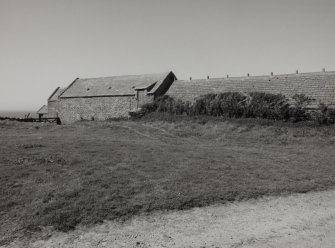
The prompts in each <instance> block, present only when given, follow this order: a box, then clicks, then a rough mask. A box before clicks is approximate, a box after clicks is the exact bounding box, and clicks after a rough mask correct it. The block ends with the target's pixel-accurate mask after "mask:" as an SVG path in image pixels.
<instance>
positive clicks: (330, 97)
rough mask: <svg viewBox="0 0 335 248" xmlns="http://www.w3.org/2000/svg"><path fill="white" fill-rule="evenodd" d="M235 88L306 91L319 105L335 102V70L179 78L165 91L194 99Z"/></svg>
mask: <svg viewBox="0 0 335 248" xmlns="http://www.w3.org/2000/svg"><path fill="white" fill-rule="evenodd" d="M233 91H235V92H236V91H237V92H245V93H248V92H253V91H258V92H267V93H274V94H283V95H285V96H287V97H292V96H293V95H294V94H305V95H307V96H310V97H311V98H313V99H315V101H314V102H313V104H312V105H311V106H310V107H316V106H317V105H318V104H319V102H323V103H326V104H328V105H333V106H335V72H320V73H303V74H300V73H299V74H285V75H274V76H254V77H236V78H213V79H200V80H177V81H175V82H174V83H173V84H172V86H171V87H170V89H169V90H168V92H167V93H166V94H167V95H170V96H171V97H173V98H175V99H182V100H183V101H191V102H192V101H194V100H195V99H196V98H197V97H199V96H201V95H205V94H208V93H219V92H233Z"/></svg>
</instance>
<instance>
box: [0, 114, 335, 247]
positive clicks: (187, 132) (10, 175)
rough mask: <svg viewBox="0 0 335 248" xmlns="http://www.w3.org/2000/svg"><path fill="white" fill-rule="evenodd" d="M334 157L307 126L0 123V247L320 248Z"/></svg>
mask: <svg viewBox="0 0 335 248" xmlns="http://www.w3.org/2000/svg"><path fill="white" fill-rule="evenodd" d="M178 118H179V117H178ZM334 149H335V129H334V126H323V127H315V126H311V125H309V124H308V125H307V124H304V123H301V124H293V123H280V122H271V121H270V122H269V121H262V120H226V121H223V120H219V121H218V120H214V119H213V120H201V119H181V120H178V121H175V122H170V121H167V120H165V119H160V120H157V119H153V120H150V119H149V120H145V119H144V120H141V121H112V122H81V123H76V124H73V125H64V126H56V125H50V124H38V123H16V122H10V121H4V122H0V246H1V245H2V246H11V247H27V246H28V244H34V245H38V244H41V245H42V247H43V242H46V243H45V244H46V247H48V245H49V246H51V247H52V245H51V244H52V242H55V243H54V244H56V245H57V242H58V241H57V242H56V241H55V240H56V239H57V237H58V238H59V242H60V244H59V247H62V246H65V244H69V245H70V247H71V244H73V246H74V247H84V244H78V245H77V246H76V242H86V241H89V242H91V241H92V242H93V240H95V241H96V242H97V243H89V245H88V247H90V246H92V245H93V247H94V245H95V246H97V247H99V246H98V245H100V246H103V245H104V239H103V237H104V236H103V235H106V239H107V241H108V239H111V240H114V239H115V238H117V239H116V241H117V242H121V241H124V242H126V243H125V245H124V247H129V246H130V247H131V246H138V247H146V246H148V245H147V244H151V246H152V247H157V245H156V242H157V243H158V244H161V245H162V247H163V245H164V244H165V245H166V247H170V246H177V247H178V246H179V247H194V246H195V247H201V245H202V246H204V247H206V246H207V247H208V246H209V245H212V244H213V245H214V246H212V247H215V245H217V246H218V247H220V246H228V247H229V246H232V247H234V246H235V247H238V246H239V245H240V246H241V245H247V246H248V245H249V246H251V245H254V246H256V247H259V246H261V243H259V242H261V241H262V240H265V241H266V242H265V244H264V246H269V245H270V244H271V242H279V243H280V242H284V243H283V246H285V245H287V244H286V243H285V242H288V241H289V240H290V239H296V240H298V241H299V242H298V243H293V244H294V245H292V246H293V247H296V246H297V244H301V245H303V244H305V243H306V244H305V245H304V247H306V245H307V244H312V245H313V244H315V246H317V245H319V244H320V242H327V240H328V241H329V240H330V239H331V237H332V235H333V233H331V232H328V231H329V230H334V229H335V228H333V226H332V225H333V220H332V219H331V218H332V216H333V212H332V211H333V209H332V208H331V206H334V195H333V193H332V192H331V191H327V190H334V187H335V166H334V164H335V157H334ZM318 191H319V192H324V193H316V192H318ZM306 192H314V193H308V194H304V195H297V193H306ZM290 194H293V196H289V197H288V198H285V197H284V196H287V195H290ZM278 196H279V197H280V198H279V200H274V198H268V197H278ZM263 197H265V198H263ZM260 198H261V199H263V200H261V201H260V203H256V201H255V200H253V199H260ZM264 199H267V200H264ZM269 199H270V200H269ZM232 202H233V203H234V204H232ZM238 202H241V203H238ZM219 204H221V205H219ZM276 204H278V207H277V206H276ZM319 204H321V205H319ZM213 205H214V206H216V207H213ZM220 206H221V207H220ZM271 206H272V207H271ZM199 207H205V208H203V209H198V208H199ZM192 209H193V210H192ZM272 209H273V210H272ZM173 211H176V212H173ZM178 211H179V212H178ZM208 212H210V213H213V216H212V215H208ZM162 213H163V214H162ZM166 213H167V214H166ZM220 213H221V214H220ZM227 213H229V214H227ZM151 214H152V216H151ZM141 216H142V217H141ZM143 216H144V217H143ZM215 216H217V217H215ZM232 217H233V219H231V218H232ZM130 220H133V221H132V222H129V221H130ZM106 221H109V222H106ZM124 221H125V222H124ZM262 221H264V222H262ZM102 223H109V224H103V225H102V226H99V225H101V224H102ZM116 223H125V224H116ZM106 225H107V226H106ZM322 225H323V226H322ZM78 228H79V229H78ZM94 230H97V231H96V233H95V231H94ZM129 230H130V231H129ZM131 230H133V232H134V233H135V234H134V235H132V234H131V233H132V231H131ZM136 230H138V231H136ZM150 230H152V231H150ZM220 230H221V233H220ZM234 230H235V231H234ZM257 230H258V231H257ZM269 230H273V231H274V233H275V234H272V232H271V231H269ZM287 230H290V232H291V233H292V235H288V231H287ZM310 230H311V231H310ZM60 232H68V234H61V233H60ZM170 232H171V233H170ZM136 233H138V234H136ZM53 234H54V235H56V236H52V235H53ZM318 234H320V235H321V236H320V237H321V238H322V240H320V239H319V238H315V237H317V235H318ZM50 235H51V236H50ZM90 235H92V239H91V240H90ZM115 235H116V236H115ZM164 235H165V236H164ZM212 235H214V236H212ZM229 235H230V236H229ZM309 235H312V236H311V237H312V239H311V240H309V239H308V238H307V237H308V236H309ZM322 235H325V236H322ZM50 237H51V238H50ZM169 237H171V238H169ZM269 237H270V238H269ZM48 238H50V240H49V241H45V240H47V239H48ZM231 238H232V239H231ZM283 238H284V239H283ZM287 238H288V241H287ZM41 239H43V240H44V241H42V243H38V242H37V243H34V242H35V241H38V240H41ZM192 240H194V242H195V243H193V244H192ZM206 240H208V241H209V240H210V241H211V243H206V244H205V243H204V242H205V241H206ZM116 241H113V242H116ZM13 242H14V243H13ZM48 242H49V243H48ZM62 242H63V243H62ZM127 242H128V243H127ZM142 242H144V243H142ZM164 242H165V243H164ZM220 242H221V243H220ZM222 242H228V243H222ZM313 242H314V243H313ZM329 242H331V241H329ZM279 243H278V244H276V243H275V244H276V245H275V247H277V246H279ZM11 244H12V245H11ZM321 244H322V243H321ZM327 244H328V243H327ZM329 244H330V243H329ZM120 245H121V244H113V243H112V244H111V245H110V246H109V247H113V246H114V247H118V246H120ZM322 246H323V247H324V246H325V245H323V244H322ZM37 247H38V246H37ZM107 247H108V246H107ZM209 247H211V246H209Z"/></svg>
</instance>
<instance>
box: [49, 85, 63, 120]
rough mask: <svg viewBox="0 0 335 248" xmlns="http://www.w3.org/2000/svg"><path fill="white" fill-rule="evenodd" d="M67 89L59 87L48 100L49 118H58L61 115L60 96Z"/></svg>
mask: <svg viewBox="0 0 335 248" xmlns="http://www.w3.org/2000/svg"><path fill="white" fill-rule="evenodd" d="M64 90H65V88H60V87H57V88H56V89H55V90H54V92H52V94H51V96H50V97H49V98H48V117H49V118H56V117H58V115H59V96H60V95H61V94H62V93H63V92H64Z"/></svg>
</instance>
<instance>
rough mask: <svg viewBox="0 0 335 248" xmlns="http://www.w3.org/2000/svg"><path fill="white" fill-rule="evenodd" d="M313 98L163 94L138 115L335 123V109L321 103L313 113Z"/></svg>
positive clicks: (276, 95) (257, 94)
mask: <svg viewBox="0 0 335 248" xmlns="http://www.w3.org/2000/svg"><path fill="white" fill-rule="evenodd" d="M312 101H313V99H312V98H310V97H308V96H305V95H303V94H296V95H294V96H293V97H292V98H288V97H286V96H284V95H282V94H272V93H265V92H251V93H249V94H244V93H240V92H225V93H217V94H214V93H211V94H207V95H202V96H200V97H198V98H197V99H196V100H195V101H194V102H193V103H190V102H188V101H187V102H184V101H182V100H181V99H178V100H175V99H174V98H172V97H170V96H168V95H164V96H162V97H158V98H157V99H155V100H154V101H153V102H151V103H147V104H144V105H143V106H142V108H141V110H140V111H139V112H138V113H137V114H134V113H133V114H132V115H133V116H135V117H139V116H143V115H145V114H148V113H152V112H163V113H169V114H173V115H189V116H200V115H204V116H218V117H219V116H220V117H227V118H262V119H272V120H285V121H288V120H290V121H293V122H298V121H305V120H314V121H316V122H318V123H319V124H332V123H335V109H332V108H330V107H328V106H327V105H325V104H322V103H320V104H319V109H318V110H317V111H314V113H313V114H311V111H309V110H308V106H309V105H310V104H311V103H312Z"/></svg>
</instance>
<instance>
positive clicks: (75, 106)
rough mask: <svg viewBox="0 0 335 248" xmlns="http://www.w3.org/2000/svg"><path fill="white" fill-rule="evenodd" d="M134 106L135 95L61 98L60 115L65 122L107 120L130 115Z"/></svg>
mask: <svg viewBox="0 0 335 248" xmlns="http://www.w3.org/2000/svg"><path fill="white" fill-rule="evenodd" d="M134 108H136V98H135V96H109V97H90V98H60V102H59V112H60V113H59V117H60V119H61V122H62V123H64V124H67V123H73V122H75V121H79V120H107V119H110V118H117V117H128V116H129V111H130V110H133V109H134Z"/></svg>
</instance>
